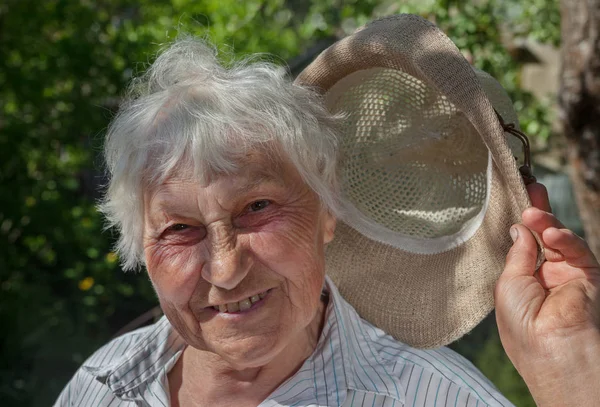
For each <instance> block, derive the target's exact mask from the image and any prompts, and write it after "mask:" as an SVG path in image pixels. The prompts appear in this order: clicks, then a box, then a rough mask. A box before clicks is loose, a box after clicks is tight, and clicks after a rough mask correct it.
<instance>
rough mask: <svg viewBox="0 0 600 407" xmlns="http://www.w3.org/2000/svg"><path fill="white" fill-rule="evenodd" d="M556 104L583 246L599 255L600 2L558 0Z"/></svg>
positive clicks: (593, 0)
mask: <svg viewBox="0 0 600 407" xmlns="http://www.w3.org/2000/svg"><path fill="white" fill-rule="evenodd" d="M561 35H562V60H563V65H562V70H561V86H560V92H559V105H560V113H561V120H562V126H563V131H564V134H565V136H566V137H567V140H568V145H569V151H568V155H567V158H568V160H569V164H570V168H571V174H570V175H571V179H572V181H573V189H574V191H575V196H576V200H577V205H578V207H579V211H580V215H581V220H582V223H583V228H584V231H585V236H586V240H587V242H588V244H589V245H590V247H591V249H592V251H593V252H594V254H595V255H596V257H597V258H599V259H600V0H561Z"/></svg>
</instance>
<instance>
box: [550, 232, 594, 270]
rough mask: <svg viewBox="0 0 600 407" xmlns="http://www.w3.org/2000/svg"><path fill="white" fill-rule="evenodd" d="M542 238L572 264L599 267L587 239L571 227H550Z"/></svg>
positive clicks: (581, 266)
mask: <svg viewBox="0 0 600 407" xmlns="http://www.w3.org/2000/svg"><path fill="white" fill-rule="evenodd" d="M542 240H543V241H544V246H546V247H548V248H550V249H553V250H555V251H557V252H560V253H561V254H562V255H563V256H564V261H565V262H567V264H569V265H570V266H573V267H580V268H598V261H597V259H596V258H595V257H594V254H593V253H592V251H591V250H590V248H589V246H588V245H587V243H586V242H585V240H583V239H582V238H580V237H579V236H577V235H576V234H575V233H573V232H572V231H570V230H569V229H557V228H548V229H546V230H545V231H544V233H543V234H542ZM549 260H550V259H549Z"/></svg>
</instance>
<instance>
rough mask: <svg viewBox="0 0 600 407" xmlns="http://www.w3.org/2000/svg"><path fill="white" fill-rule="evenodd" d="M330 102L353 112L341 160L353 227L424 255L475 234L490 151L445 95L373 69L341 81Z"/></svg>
mask: <svg viewBox="0 0 600 407" xmlns="http://www.w3.org/2000/svg"><path fill="white" fill-rule="evenodd" d="M326 103H327V106H328V108H329V109H330V110H331V111H333V112H348V114H347V117H346V120H345V122H344V126H343V128H342V140H341V157H340V162H339V172H340V179H341V185H342V191H343V192H344V194H345V200H346V203H347V206H348V205H349V206H354V208H349V209H350V210H349V211H347V212H348V213H347V214H348V216H347V217H346V218H345V219H344V220H345V221H346V222H347V223H348V224H350V225H352V226H353V227H355V228H357V229H359V230H361V231H365V232H366V233H367V234H369V235H374V236H372V238H374V239H376V240H385V241H387V243H388V244H391V245H394V246H397V247H401V248H403V249H404V250H410V248H411V247H415V248H416V251H418V252H423V251H435V252H439V251H443V250H447V249H448V248H450V247H449V246H448V244H452V243H456V242H463V241H465V240H466V239H468V238H469V237H470V235H472V234H473V233H474V231H475V229H476V228H477V227H478V226H479V225H480V223H481V221H482V219H483V214H482V211H484V210H485V208H486V199H487V196H488V194H487V191H488V188H487V184H488V177H487V174H488V171H487V170H488V165H489V164H490V163H489V162H488V149H487V148H486V146H485V145H484V143H483V141H482V139H481V136H480V135H479V134H478V133H477V131H476V130H475V128H474V127H473V125H472V124H471V123H470V122H469V120H468V119H467V118H466V117H465V116H464V114H462V113H461V112H460V111H459V110H458V109H456V107H455V106H454V104H452V103H451V102H450V101H449V100H448V99H447V98H446V97H445V96H444V95H442V94H440V93H439V92H437V91H436V90H435V89H433V88H431V87H430V86H428V85H427V84H425V83H424V82H422V81H421V80H419V79H417V78H415V77H414V76H412V75H409V74H407V73H405V72H403V71H401V70H396V69H388V68H371V69H365V70H360V71H357V72H354V73H352V74H350V75H348V76H346V77H344V78H343V79H341V80H340V81H339V82H337V83H336V84H335V85H334V86H332V88H331V89H330V90H329V91H328V92H327V94H326ZM382 228H385V229H387V231H383V230H382ZM367 231H370V232H367ZM378 231H379V232H381V233H384V234H385V235H386V238H385V239H382V238H378V237H377V234H378ZM394 232H395V233H396V238H395V239H392V240H394V241H390V238H389V235H390V233H394ZM465 234H467V235H468V236H467V235H465ZM453 235H458V236H453ZM461 235H462V236H461ZM448 236H453V238H452V239H442V241H440V239H439V238H446V237H448ZM407 238H414V239H416V240H418V244H416V245H415V243H414V242H413V243H412V244H411V243H410V242H407ZM444 242H446V243H444ZM440 243H441V244H440ZM423 245H425V246H430V247H423Z"/></svg>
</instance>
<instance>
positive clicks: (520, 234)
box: [502, 225, 538, 278]
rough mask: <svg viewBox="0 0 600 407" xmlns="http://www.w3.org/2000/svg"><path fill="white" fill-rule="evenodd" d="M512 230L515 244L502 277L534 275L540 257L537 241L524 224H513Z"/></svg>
mask: <svg viewBox="0 0 600 407" xmlns="http://www.w3.org/2000/svg"><path fill="white" fill-rule="evenodd" d="M510 232H511V237H512V238H513V240H514V244H513V246H512V247H511V248H510V250H509V252H508V254H507V256H506V264H505V266H504V272H503V273H502V277H504V278H507V277H508V278H512V277H518V276H532V275H533V273H534V272H535V266H536V263H537V257H538V249H537V242H536V240H535V238H534V237H533V235H532V234H531V232H530V231H529V229H527V228H526V227H525V226H523V225H513V226H512V227H511V228H510ZM515 232H516V233H515ZM515 235H516V236H515Z"/></svg>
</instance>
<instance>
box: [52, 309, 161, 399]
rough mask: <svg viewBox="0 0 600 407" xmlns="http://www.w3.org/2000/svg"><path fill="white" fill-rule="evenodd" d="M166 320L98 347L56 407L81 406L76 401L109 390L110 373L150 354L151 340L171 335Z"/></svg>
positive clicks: (76, 373)
mask: <svg viewBox="0 0 600 407" xmlns="http://www.w3.org/2000/svg"><path fill="white" fill-rule="evenodd" d="M165 322H166V320H165V319H164V318H163V319H161V320H159V321H158V322H156V323H155V324H152V325H149V326H146V327H143V328H140V329H137V330H135V331H132V332H128V333H126V334H124V335H121V336H118V337H116V338H114V339H111V340H110V341H109V342H107V343H106V344H105V345H103V346H102V347H100V348H99V349H98V350H96V351H95V352H94V353H93V354H92V355H91V356H90V357H88V358H87V360H86V361H85V362H84V363H83V364H82V365H81V366H80V367H79V368H78V369H77V371H76V372H75V374H74V375H73V377H72V378H71V380H70V381H69V382H68V383H67V385H66V386H65V387H64V389H63V391H62V392H61V394H60V396H59V398H58V400H57V401H56V403H55V406H67V405H78V404H73V402H74V401H75V400H79V401H84V400H85V401H89V400H90V399H94V397H93V394H95V393H100V392H102V393H104V392H106V389H105V387H106V386H105V384H106V380H105V378H106V377H108V375H109V374H110V373H112V372H114V371H115V370H116V369H117V368H119V367H120V366H123V365H125V364H127V363H128V362H131V361H133V360H134V359H135V358H136V357H138V356H140V355H142V354H144V353H146V352H147V348H149V345H150V344H151V343H156V342H160V341H161V336H168V334H169V332H168V329H165V328H168V323H167V324H165ZM103 382H104V383H103Z"/></svg>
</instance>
